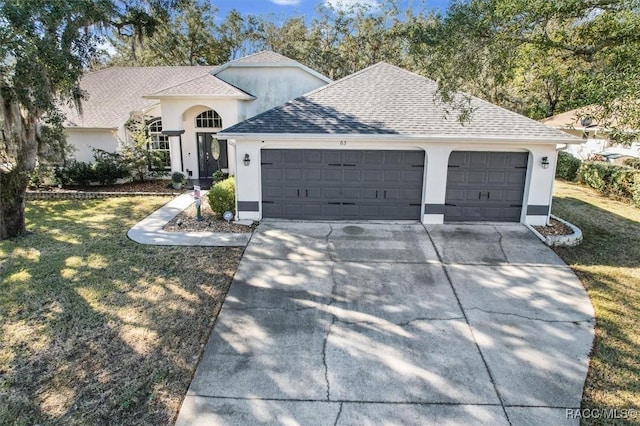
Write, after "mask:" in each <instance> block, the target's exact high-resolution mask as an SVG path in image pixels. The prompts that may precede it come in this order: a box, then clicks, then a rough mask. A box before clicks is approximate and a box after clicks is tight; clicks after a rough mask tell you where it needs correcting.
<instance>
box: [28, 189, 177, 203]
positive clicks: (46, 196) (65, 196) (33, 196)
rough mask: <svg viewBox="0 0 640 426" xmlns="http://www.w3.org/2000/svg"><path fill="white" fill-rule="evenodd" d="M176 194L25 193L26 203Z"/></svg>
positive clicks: (172, 195)
mask: <svg viewBox="0 0 640 426" xmlns="http://www.w3.org/2000/svg"><path fill="white" fill-rule="evenodd" d="M178 195H180V193H176V192H107V191H103V192H100V191H94V192H83V191H77V192H71V191H69V192H65V191H27V192H26V199H27V201H35V200H95V199H100V200H101V199H104V198H111V197H175V196H178Z"/></svg>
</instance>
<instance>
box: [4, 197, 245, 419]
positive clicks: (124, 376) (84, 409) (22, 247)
mask: <svg viewBox="0 0 640 426" xmlns="http://www.w3.org/2000/svg"><path fill="white" fill-rule="evenodd" d="M169 199H170V198H169V197H151V196H150V197H138V198H124V197H123V198H109V199H105V200H82V201H78V200H62V201H30V202H28V203H27V211H26V217H27V226H28V229H29V230H30V233H29V234H28V235H26V236H23V237H20V238H17V239H13V240H8V241H0V272H1V274H0V327H1V330H2V332H1V333H0V401H2V403H0V424H65V425H66V424H70V425H73V424H123V425H139V424H148V425H159V424H172V423H173V421H174V420H175V416H176V415H177V412H178V410H179V408H180V405H181V403H182V400H183V398H184V395H185V394H186V392H187V389H188V386H189V383H190V381H191V378H192V375H193V372H194V371H195V368H196V365H197V363H198V360H199V358H200V356H201V353H202V351H203V348H204V345H205V344H206V342H207V339H208V337H209V333H210V331H211V327H212V325H213V322H214V321H215V319H216V317H217V315H218V312H219V310H220V308H221V306H222V302H223V300H224V297H225V295H226V292H227V290H228V288H229V285H230V283H231V280H232V278H233V275H234V273H235V271H236V268H237V265H238V262H239V260H240V256H241V254H242V249H241V248H214V247H156V246H146V245H140V244H136V243H134V242H132V241H130V240H129V239H128V238H127V236H126V232H127V230H128V229H129V228H130V227H131V226H133V225H134V224H135V223H136V222H138V221H139V220H141V219H142V218H144V217H145V216H147V215H148V214H150V213H151V212H153V211H155V210H156V209H157V208H159V207H160V206H162V205H163V204H165V203H166V202H167V201H169Z"/></svg>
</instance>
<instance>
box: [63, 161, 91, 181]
mask: <svg viewBox="0 0 640 426" xmlns="http://www.w3.org/2000/svg"><path fill="white" fill-rule="evenodd" d="M62 175H63V176H64V178H63V179H62V180H63V181H65V182H67V183H68V184H70V185H82V186H86V185H89V184H91V182H93V181H94V178H95V175H94V173H93V167H91V163H85V162H84V161H78V160H71V161H70V162H68V163H67V164H65V165H64V167H63V169H62Z"/></svg>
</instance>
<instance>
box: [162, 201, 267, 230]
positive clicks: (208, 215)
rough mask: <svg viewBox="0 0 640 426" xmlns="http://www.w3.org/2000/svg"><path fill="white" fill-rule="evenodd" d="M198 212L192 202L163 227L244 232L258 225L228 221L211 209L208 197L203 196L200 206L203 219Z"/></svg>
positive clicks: (165, 228) (164, 228)
mask: <svg viewBox="0 0 640 426" xmlns="http://www.w3.org/2000/svg"><path fill="white" fill-rule="evenodd" d="M196 213H197V212H196V206H195V204H192V205H191V206H189V207H187V208H186V209H184V210H183V211H182V212H181V213H180V214H178V215H177V216H176V217H174V218H173V219H171V220H170V221H169V223H167V224H166V225H165V226H163V227H162V229H163V230H164V231H168V232H228V233H233V234H243V233H247V232H252V231H253V230H254V229H255V228H256V226H257V225H258V223H257V222H253V224H252V225H250V226H245V225H238V224H235V223H233V222H227V221H226V220H224V219H222V218H220V216H219V215H216V214H215V213H214V212H213V210H211V207H210V206H209V201H208V200H207V197H203V198H202V205H201V206H200V215H201V217H202V220H198V219H197V214H196Z"/></svg>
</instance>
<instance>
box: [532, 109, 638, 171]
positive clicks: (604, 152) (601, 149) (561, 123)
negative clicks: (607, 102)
mask: <svg viewBox="0 0 640 426" xmlns="http://www.w3.org/2000/svg"><path fill="white" fill-rule="evenodd" d="M600 115H601V112H600V110H599V107H598V106H596V105H589V106H586V107H583V108H576V109H572V110H570V111H565V112H563V113H560V114H556V115H553V116H551V117H547V118H544V119H542V120H540V122H541V123H543V124H544V125H545V126H548V127H551V128H554V129H558V130H561V131H563V132H565V133H568V134H570V135H573V136H576V137H580V138H582V139H583V141H584V143H583V144H581V145H570V146H569V147H568V149H567V151H568V152H569V153H571V154H573V155H574V156H576V157H578V158H581V159H583V160H586V159H589V158H592V157H593V156H594V155H595V154H598V155H600V156H602V157H603V158H607V157H611V156H615V158H616V159H615V160H613V159H612V162H618V163H621V162H622V159H623V158H639V157H640V142H638V141H636V142H633V143H632V144H631V145H630V146H622V145H618V144H616V143H615V141H614V142H612V141H611V131H612V127H613V126H618V125H619V122H618V120H616V119H615V117H613V118H611V119H609V120H607V121H608V123H607V124H606V125H605V124H603V123H600V122H599V121H598V120H597V119H595V118H593V117H594V116H600ZM629 132H630V133H634V134H637V133H638V131H637V130H629ZM618 160H620V161H618Z"/></svg>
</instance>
